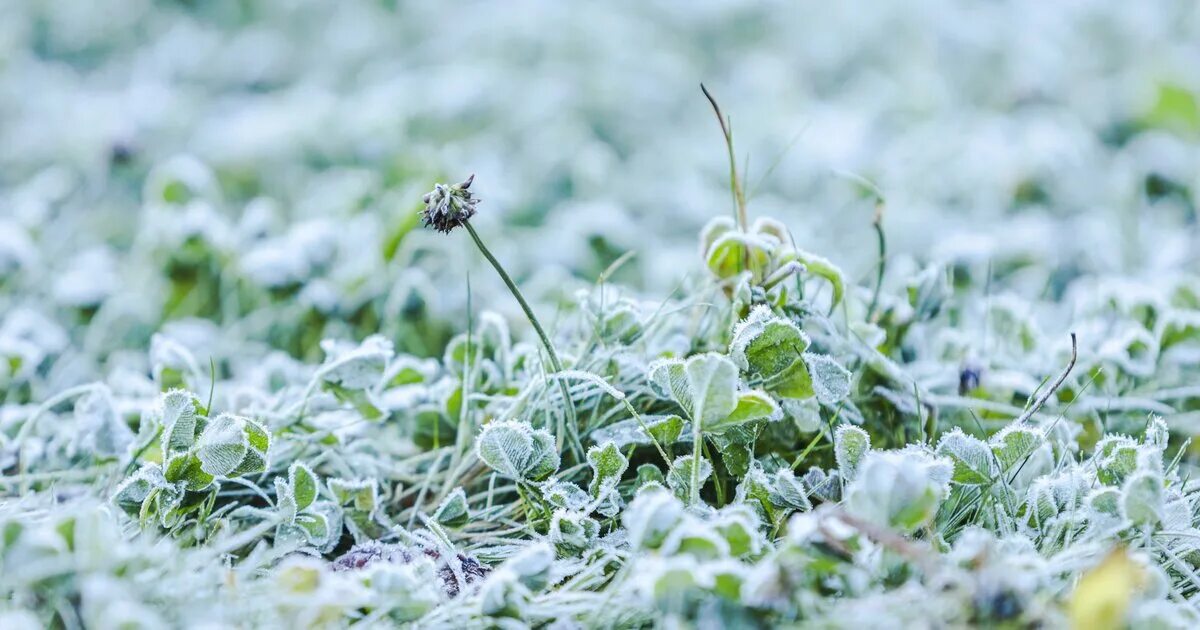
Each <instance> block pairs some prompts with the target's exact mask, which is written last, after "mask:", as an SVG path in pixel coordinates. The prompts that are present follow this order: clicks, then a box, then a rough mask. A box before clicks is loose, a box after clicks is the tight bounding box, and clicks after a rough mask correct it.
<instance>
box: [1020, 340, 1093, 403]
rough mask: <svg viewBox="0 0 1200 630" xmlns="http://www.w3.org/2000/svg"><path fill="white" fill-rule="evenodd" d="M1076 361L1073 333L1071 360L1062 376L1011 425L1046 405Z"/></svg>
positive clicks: (1077, 356) (1077, 349)
mask: <svg viewBox="0 0 1200 630" xmlns="http://www.w3.org/2000/svg"><path fill="white" fill-rule="evenodd" d="M1078 359H1079V344H1078V343H1077V342H1076V339H1075V333H1071V360H1070V361H1069V362H1068V363H1067V367H1066V368H1065V369H1063V371H1062V374H1059V375H1058V380H1056V381H1054V384H1053V385H1051V386H1050V388H1049V389H1047V390H1046V391H1045V392H1043V393H1042V395H1041V396H1038V398H1037V400H1035V401H1034V402H1033V404H1032V405H1030V407H1029V408H1028V409H1026V410H1025V413H1022V414H1021V415H1020V417H1018V418H1017V419H1016V421H1015V422H1013V424H1021V423H1022V422H1025V421H1027V420H1029V419H1030V418H1032V417H1033V415H1034V414H1036V413H1037V412H1038V411H1039V410H1041V408H1042V405H1044V404H1046V401H1047V400H1050V397H1051V396H1053V395H1054V392H1057V391H1058V388H1059V387H1062V384H1063V381H1065V380H1067V376H1068V375H1069V374H1070V373H1071V370H1072V369H1074V368H1075V361H1076V360H1078Z"/></svg>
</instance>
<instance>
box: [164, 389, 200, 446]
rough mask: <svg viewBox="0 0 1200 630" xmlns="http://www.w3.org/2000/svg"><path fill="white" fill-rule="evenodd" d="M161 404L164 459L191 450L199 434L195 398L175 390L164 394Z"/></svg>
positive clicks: (188, 393) (183, 391)
mask: <svg viewBox="0 0 1200 630" xmlns="http://www.w3.org/2000/svg"><path fill="white" fill-rule="evenodd" d="M160 404H161V406H162V424H163V433H162V452H163V457H166V456H168V455H170V454H173V453H177V452H180V451H186V450H188V449H190V448H191V447H192V445H193V444H195V443H196V437H197V434H198V433H199V426H198V424H197V418H196V402H195V399H194V397H193V396H192V394H191V393H190V392H187V391H185V390H182V389H173V390H171V391H169V392H167V393H165V394H163V396H162V400H161V402H160Z"/></svg>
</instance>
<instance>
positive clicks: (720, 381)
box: [685, 352, 738, 431]
mask: <svg viewBox="0 0 1200 630" xmlns="http://www.w3.org/2000/svg"><path fill="white" fill-rule="evenodd" d="M685 370H686V372H687V380H688V389H689V391H690V393H691V398H692V400H691V402H692V404H691V410H690V413H691V416H692V421H693V422H696V423H698V424H699V426H700V429H701V430H702V431H704V430H707V428H708V427H710V426H716V425H717V424H718V423H720V422H721V421H722V420H724V419H725V418H726V417H728V416H729V414H731V413H733V411H734V409H736V408H737V404H738V400H737V386H738V373H737V366H735V365H734V364H733V362H732V361H730V360H729V359H727V358H725V357H724V356H722V355H719V354H715V353H711V352H709V353H705V354H699V355H696V356H694V357H692V358H690V359H688V360H687V364H686V366H685Z"/></svg>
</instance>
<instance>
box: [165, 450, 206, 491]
mask: <svg viewBox="0 0 1200 630" xmlns="http://www.w3.org/2000/svg"><path fill="white" fill-rule="evenodd" d="M163 475H164V477H165V478H166V480H167V481H168V482H170V483H180V482H182V483H183V484H184V486H185V487H186V488H187V489H188V490H190V491H192V492H199V491H201V490H204V489H205V488H207V487H209V486H211V485H212V483H213V476H212V475H210V474H208V473H206V472H204V469H203V467H202V466H201V464H200V458H198V457H196V456H195V455H194V454H192V453H179V454H177V455H173V456H171V458H170V459H169V460H167V467H166V470H165V471H164V473H163Z"/></svg>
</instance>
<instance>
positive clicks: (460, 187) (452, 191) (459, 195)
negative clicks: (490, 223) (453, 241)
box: [421, 175, 479, 234]
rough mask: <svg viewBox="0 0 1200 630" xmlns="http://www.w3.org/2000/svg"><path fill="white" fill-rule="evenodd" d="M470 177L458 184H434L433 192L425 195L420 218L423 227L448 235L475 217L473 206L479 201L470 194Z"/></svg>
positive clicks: (471, 177) (471, 180) (472, 176)
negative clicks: (422, 220) (423, 223)
mask: <svg viewBox="0 0 1200 630" xmlns="http://www.w3.org/2000/svg"><path fill="white" fill-rule="evenodd" d="M473 181H475V176H474V175H471V176H470V177H468V178H467V179H466V180H465V181H463V182H462V183H459V184H434V185H433V190H431V191H429V192H427V193H425V197H424V198H423V199H424V200H425V210H424V211H423V212H421V218H422V219H424V220H425V226H426V227H429V226H433V229H435V230H437V231H439V232H445V233H447V234H449V233H450V230H453V229H454V228H456V227H458V226H460V225H462V224H463V223H466V222H467V219H470V218H471V217H473V216H475V205H476V204H478V203H479V199H478V198H477V197H475V195H473V194H471V191H470V190H469V189H470V188H471V182H473Z"/></svg>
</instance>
